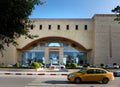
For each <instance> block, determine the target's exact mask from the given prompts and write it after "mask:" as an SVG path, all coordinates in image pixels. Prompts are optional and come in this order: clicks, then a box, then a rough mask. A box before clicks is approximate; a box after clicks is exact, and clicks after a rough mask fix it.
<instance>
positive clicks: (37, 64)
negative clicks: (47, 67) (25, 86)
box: [32, 62, 40, 69]
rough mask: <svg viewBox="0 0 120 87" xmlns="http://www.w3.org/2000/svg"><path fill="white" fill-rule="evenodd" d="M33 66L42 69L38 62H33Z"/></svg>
mask: <svg viewBox="0 0 120 87" xmlns="http://www.w3.org/2000/svg"><path fill="white" fill-rule="evenodd" d="M32 66H33V67H34V68H35V69H36V68H39V67H40V64H39V63H38V62H33V63H32Z"/></svg>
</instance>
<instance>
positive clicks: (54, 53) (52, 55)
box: [49, 51, 59, 64]
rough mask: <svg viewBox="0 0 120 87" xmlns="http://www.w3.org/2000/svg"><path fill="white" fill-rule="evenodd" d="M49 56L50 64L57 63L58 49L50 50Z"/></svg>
mask: <svg viewBox="0 0 120 87" xmlns="http://www.w3.org/2000/svg"><path fill="white" fill-rule="evenodd" d="M49 58H50V63H51V64H59V51H50V52H49Z"/></svg>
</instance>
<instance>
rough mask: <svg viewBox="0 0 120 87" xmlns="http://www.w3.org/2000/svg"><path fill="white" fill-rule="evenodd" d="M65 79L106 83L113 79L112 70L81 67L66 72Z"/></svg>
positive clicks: (78, 81)
mask: <svg viewBox="0 0 120 87" xmlns="http://www.w3.org/2000/svg"><path fill="white" fill-rule="evenodd" d="M67 79H68V80H69V81H70V82H75V83H81V82H102V83H103V84H107V83H108V82H109V81H111V80H114V75H113V72H110V71H107V70H105V69H102V68H91V67H89V68H83V69H80V70H79V71H77V72H73V73H70V74H68V76H67Z"/></svg>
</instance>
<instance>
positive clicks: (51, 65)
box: [50, 64, 65, 69]
mask: <svg viewBox="0 0 120 87" xmlns="http://www.w3.org/2000/svg"><path fill="white" fill-rule="evenodd" d="M50 68H58V69H65V65H61V64H50Z"/></svg>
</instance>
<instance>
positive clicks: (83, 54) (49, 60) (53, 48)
mask: <svg viewBox="0 0 120 87" xmlns="http://www.w3.org/2000/svg"><path fill="white" fill-rule="evenodd" d="M87 58H88V56H87V51H86V50H84V49H82V48H81V46H79V45H77V44H75V43H73V42H70V41H67V40H66V41H65V40H62V39H61V40H60V39H52V40H46V41H45V40H44V41H43V42H42V41H41V42H39V43H36V44H35V45H33V46H31V47H30V48H28V49H26V50H23V52H22V60H21V63H22V64H28V65H30V64H31V63H32V62H34V61H37V62H41V63H43V64H64V65H66V64H68V63H77V64H78V65H84V64H86V63H89V62H88V61H87Z"/></svg>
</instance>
